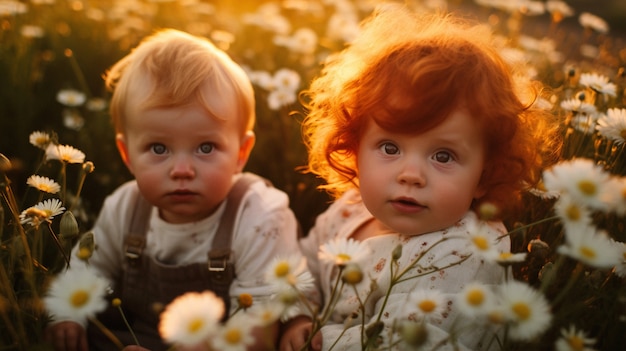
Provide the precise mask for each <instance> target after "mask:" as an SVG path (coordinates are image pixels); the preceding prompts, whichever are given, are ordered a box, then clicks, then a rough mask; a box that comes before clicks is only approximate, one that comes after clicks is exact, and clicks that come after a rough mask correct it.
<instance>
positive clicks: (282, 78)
mask: <svg viewBox="0 0 626 351" xmlns="http://www.w3.org/2000/svg"><path fill="white" fill-rule="evenodd" d="M272 80H273V82H274V84H273V86H274V89H278V90H289V91H296V90H298V88H299V87H300V80H301V79H300V75H299V74H298V72H296V71H294V70H291V69H288V68H281V69H279V70H278V71H276V72H275V73H274V76H273V77H272Z"/></svg>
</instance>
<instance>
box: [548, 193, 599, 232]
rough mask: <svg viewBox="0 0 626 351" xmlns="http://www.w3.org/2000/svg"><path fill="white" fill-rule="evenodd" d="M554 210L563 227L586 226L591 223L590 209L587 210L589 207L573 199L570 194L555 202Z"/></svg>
mask: <svg viewBox="0 0 626 351" xmlns="http://www.w3.org/2000/svg"><path fill="white" fill-rule="evenodd" d="M554 211H555V213H556V214H557V216H559V218H560V219H561V222H562V223H563V225H564V226H565V227H571V226H583V227H587V226H589V225H590V224H591V211H589V208H587V207H586V206H582V205H581V204H580V203H578V202H576V201H573V200H572V198H571V196H569V195H567V194H566V195H564V196H562V197H560V198H559V199H558V200H557V201H556V202H555V204H554Z"/></svg>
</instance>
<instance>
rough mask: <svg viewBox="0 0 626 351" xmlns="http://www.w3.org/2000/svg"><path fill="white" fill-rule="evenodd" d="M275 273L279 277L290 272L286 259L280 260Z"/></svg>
mask: <svg viewBox="0 0 626 351" xmlns="http://www.w3.org/2000/svg"><path fill="white" fill-rule="evenodd" d="M274 273H276V276H277V277H279V278H283V277H286V276H287V274H289V263H287V262H285V261H282V262H279V263H278V264H277V265H276V268H275V269H274Z"/></svg>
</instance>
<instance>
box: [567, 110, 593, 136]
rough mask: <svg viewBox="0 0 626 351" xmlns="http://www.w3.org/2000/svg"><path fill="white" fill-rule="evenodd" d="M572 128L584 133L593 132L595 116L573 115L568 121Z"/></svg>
mask: <svg viewBox="0 0 626 351" xmlns="http://www.w3.org/2000/svg"><path fill="white" fill-rule="evenodd" d="M570 125H571V126H572V128H574V129H576V130H577V131H579V132H581V133H585V134H593V132H595V130H596V118H595V117H594V116H589V115H584V114H583V115H577V116H574V117H573V118H572V120H571V122H570Z"/></svg>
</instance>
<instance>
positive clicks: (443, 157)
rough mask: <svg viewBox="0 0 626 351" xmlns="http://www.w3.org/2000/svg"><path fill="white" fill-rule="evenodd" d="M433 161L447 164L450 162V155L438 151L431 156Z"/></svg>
mask: <svg viewBox="0 0 626 351" xmlns="http://www.w3.org/2000/svg"><path fill="white" fill-rule="evenodd" d="M433 159H434V160H435V161H437V162H439V163H448V162H450V161H452V155H450V153H449V152H447V151H439V152H437V153H436V154H435V155H433Z"/></svg>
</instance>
